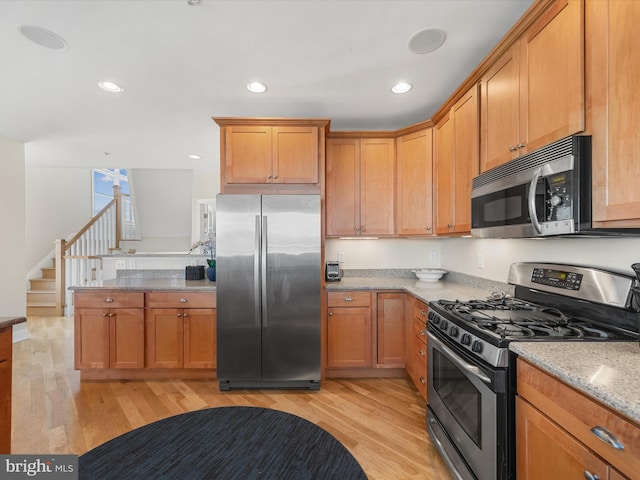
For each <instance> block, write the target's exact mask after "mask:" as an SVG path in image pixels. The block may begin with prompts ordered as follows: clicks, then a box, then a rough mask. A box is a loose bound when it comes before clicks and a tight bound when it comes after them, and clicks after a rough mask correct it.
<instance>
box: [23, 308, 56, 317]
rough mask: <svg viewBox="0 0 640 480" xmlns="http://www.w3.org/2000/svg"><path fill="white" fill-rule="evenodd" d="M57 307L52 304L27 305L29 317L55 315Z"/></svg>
mask: <svg viewBox="0 0 640 480" xmlns="http://www.w3.org/2000/svg"><path fill="white" fill-rule="evenodd" d="M55 316H57V315H56V307H55V305H54V306H50V305H36V306H27V317H55Z"/></svg>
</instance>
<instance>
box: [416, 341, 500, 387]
mask: <svg viewBox="0 0 640 480" xmlns="http://www.w3.org/2000/svg"><path fill="white" fill-rule="evenodd" d="M429 341H430V342H434V343H435V344H436V345H437V346H438V350H441V351H442V352H444V353H445V354H446V356H447V358H448V359H449V360H451V362H453V363H455V364H456V365H457V366H458V367H460V368H462V369H463V370H464V371H466V372H468V373H470V374H471V375H473V376H475V377H477V378H479V379H480V380H482V381H483V382H484V383H486V384H488V385H491V379H490V378H489V377H488V376H487V375H485V374H484V372H483V371H482V370H480V369H479V368H478V367H476V366H475V365H471V364H470V363H467V362H465V361H464V360H462V359H461V358H460V357H459V356H458V355H456V354H455V352H454V351H453V350H451V349H450V348H449V347H447V346H446V345H445V344H444V343H442V342H441V341H440V340H438V339H437V338H436V337H434V336H433V335H432V334H429Z"/></svg>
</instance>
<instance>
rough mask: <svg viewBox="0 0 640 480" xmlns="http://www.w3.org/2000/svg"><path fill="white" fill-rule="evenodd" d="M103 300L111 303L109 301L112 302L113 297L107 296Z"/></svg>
mask: <svg viewBox="0 0 640 480" xmlns="http://www.w3.org/2000/svg"><path fill="white" fill-rule="evenodd" d="M104 301H105V302H107V303H111V302H113V298H111V297H107V298H105V299H104Z"/></svg>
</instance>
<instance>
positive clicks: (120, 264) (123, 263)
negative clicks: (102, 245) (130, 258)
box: [116, 260, 127, 270]
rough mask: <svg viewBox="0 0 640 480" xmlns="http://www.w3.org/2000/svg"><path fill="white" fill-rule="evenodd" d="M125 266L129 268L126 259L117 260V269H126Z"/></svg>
mask: <svg viewBox="0 0 640 480" xmlns="http://www.w3.org/2000/svg"><path fill="white" fill-rule="evenodd" d="M125 268H127V262H126V261H125V260H116V270H124V269H125Z"/></svg>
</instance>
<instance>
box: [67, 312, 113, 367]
mask: <svg viewBox="0 0 640 480" xmlns="http://www.w3.org/2000/svg"><path fill="white" fill-rule="evenodd" d="M74 336H75V342H74V343H75V351H74V360H75V368H76V370H80V369H85V368H109V310H108V309H102V308H77V307H76V308H75V311H74Z"/></svg>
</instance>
